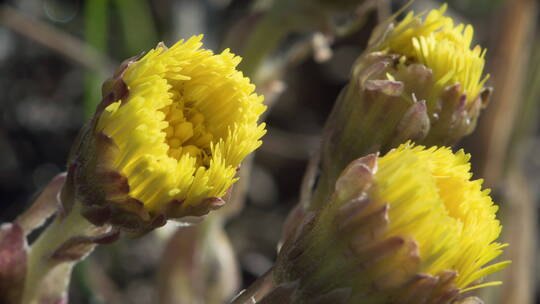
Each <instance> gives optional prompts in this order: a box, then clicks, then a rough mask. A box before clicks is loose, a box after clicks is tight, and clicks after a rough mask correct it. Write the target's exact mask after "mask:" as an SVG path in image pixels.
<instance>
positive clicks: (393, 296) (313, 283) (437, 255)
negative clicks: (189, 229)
mask: <svg viewBox="0 0 540 304" xmlns="http://www.w3.org/2000/svg"><path fill="white" fill-rule="evenodd" d="M469 157H470V156H469V155H468V154H465V153H464V152H463V151H459V152H457V153H455V154H454V153H452V151H451V150H450V149H448V148H444V147H442V148H436V147H433V148H429V149H426V148H424V147H423V146H413V145H412V144H410V143H406V144H404V145H401V146H400V147H398V148H397V149H394V150H392V151H390V152H389V153H388V154H386V155H385V156H383V157H377V156H376V155H375V154H372V155H369V156H367V157H364V158H361V159H358V160H355V161H353V162H352V163H351V164H350V165H349V166H348V167H347V168H346V169H345V170H344V171H343V173H342V175H341V176H340V177H339V179H338V181H337V182H336V185H335V193H334V195H333V197H332V200H331V201H330V202H329V203H328V204H326V205H325V207H323V209H322V210H320V211H319V212H314V215H311V216H310V215H308V216H306V219H307V220H306V221H305V223H304V224H303V225H302V226H301V228H300V229H299V230H298V231H299V232H298V233H297V234H296V235H295V236H291V237H290V239H289V240H287V241H286V243H285V244H284V246H283V249H282V250H281V252H280V254H279V257H278V263H277V266H276V270H275V274H274V275H275V279H276V281H277V283H278V284H289V283H291V282H293V283H294V282H296V283H295V284H298V287H297V288H298V289H299V293H298V294H299V295H300V296H299V298H298V299H297V302H293V303H304V302H305V303H310V301H315V300H316V299H317V298H319V297H323V298H324V297H327V296H329V295H330V294H336V293H339V294H340V297H343V298H340V300H342V301H343V303H418V302H421V301H425V302H426V303H448V302H450V301H451V300H453V299H455V297H456V296H457V295H458V294H459V293H463V292H466V291H469V290H473V289H477V288H482V287H486V286H493V285H498V284H500V283H501V282H486V283H482V282H481V280H482V279H483V277H485V276H486V275H489V274H491V273H493V272H496V271H499V270H501V269H502V268H504V267H506V266H507V265H508V264H509V263H510V262H509V261H505V262H498V263H494V264H491V265H489V266H486V265H487V264H488V263H490V262H491V261H492V260H493V259H495V258H496V257H497V256H499V255H500V254H501V253H502V249H503V248H504V247H505V246H506V244H501V243H498V242H496V239H497V238H498V237H499V234H500V232H501V225H500V223H499V221H498V220H497V219H496V216H495V214H496V211H497V209H498V208H497V206H495V205H494V204H493V202H492V200H491V198H490V196H489V190H482V188H481V184H482V181H481V180H472V179H471V177H472V175H471V173H470V164H469V162H468V160H469ZM320 261H325V262H324V263H320ZM338 291H339V292H338ZM344 291H347V292H344Z"/></svg>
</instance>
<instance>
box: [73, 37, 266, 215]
mask: <svg viewBox="0 0 540 304" xmlns="http://www.w3.org/2000/svg"><path fill="white" fill-rule="evenodd" d="M201 38H202V35H201V36H194V37H191V38H190V39H188V40H187V41H183V40H181V41H179V42H178V43H176V44H175V45H174V46H172V47H171V48H167V47H165V46H164V45H163V44H159V45H158V46H157V47H156V48H155V49H152V50H150V51H149V52H148V53H147V54H146V55H144V56H142V58H140V59H138V60H137V59H135V60H129V61H127V63H125V64H123V66H122V67H121V68H120V70H119V72H117V74H116V75H115V76H114V77H113V78H112V80H109V81H108V82H107V83H106V84H104V102H103V103H102V106H101V109H98V113H96V117H95V118H94V130H93V134H101V135H102V137H105V138H108V139H109V141H110V142H111V143H109V146H114V149H113V148H109V149H108V150H109V152H108V155H107V157H104V156H103V157H102V159H100V158H99V157H100V156H98V157H97V158H98V160H97V163H98V165H96V166H94V167H92V168H91V170H93V171H95V172H93V173H89V172H86V173H84V174H85V175H88V174H95V175H99V174H101V175H103V172H102V171H106V172H111V171H112V172H114V173H115V174H113V175H114V176H121V177H122V178H123V179H124V180H125V182H126V183H127V185H124V188H123V189H124V190H127V191H123V192H122V191H120V192H121V193H114V194H111V191H109V190H110V189H109V188H111V186H110V185H109V186H108V185H104V187H105V188H104V187H101V188H99V189H98V190H102V192H105V194H104V196H105V198H103V199H104V200H107V201H114V202H116V203H118V205H119V206H120V207H121V208H124V209H133V208H136V209H138V212H137V213H139V216H140V217H142V218H143V219H144V220H145V221H147V220H150V218H151V217H152V216H155V215H165V217H166V218H169V217H180V216H190V215H201V214H204V213H206V212H208V211H209V209H211V208H212V207H217V206H210V205H212V204H213V203H216V202H217V201H216V200H219V199H220V198H221V197H223V196H224V195H225V193H226V191H227V189H228V188H229V187H230V186H231V185H232V184H233V183H234V182H235V181H236V178H235V174H236V171H237V169H238V166H239V165H240V163H241V161H242V160H243V159H244V158H245V157H246V156H247V155H248V154H249V153H251V152H253V151H254V150H255V149H256V148H257V147H259V146H260V144H261V141H260V138H261V137H262V136H263V135H264V133H265V132H266V131H265V126H264V124H258V122H257V120H258V119H259V117H260V115H261V114H262V113H263V112H264V110H265V106H264V105H263V103H262V101H263V97H262V96H258V95H256V94H254V89H255V86H254V85H253V84H251V83H250V81H249V79H248V78H246V77H244V76H243V75H242V73H241V72H240V71H238V70H236V66H237V65H238V63H239V62H240V60H241V58H240V57H237V56H235V55H233V54H231V53H230V52H229V50H225V51H223V52H222V53H221V54H214V53H212V51H209V50H205V49H201V48H200V47H201V46H202V43H201ZM111 99H112V100H111ZM102 141H103V140H102ZM83 153H85V152H83ZM103 167H106V170H102V168H103ZM100 170H101V171H100ZM86 171H90V170H86ZM110 175H111V174H110V173H109V175H108V176H110ZM96 180H97V178H96ZM90 183H94V184H95V181H94V180H92V181H90ZM115 183H116V184H118V183H119V182H118V181H116V182H115ZM92 187H94V188H95V187H96V186H95V185H93V186H92ZM107 187H108V188H107ZM117 188H118V187H117ZM103 189H105V190H103ZM107 189H109V190H107ZM107 191H109V192H107ZM115 191H116V192H118V189H116V190H115ZM113 192H114V191H113ZM212 200H214V201H212ZM126 202H130V203H126ZM133 202H136V203H135V204H133ZM221 203H222V201H221V202H220V203H219V204H221ZM202 204H205V206H201V205H202ZM136 205H139V206H140V207H142V210H141V208H139V207H137V206H136Z"/></svg>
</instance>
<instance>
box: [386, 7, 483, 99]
mask: <svg viewBox="0 0 540 304" xmlns="http://www.w3.org/2000/svg"><path fill="white" fill-rule="evenodd" d="M446 7H447V6H446V4H444V5H443V6H442V7H441V8H440V9H437V10H432V11H430V12H429V13H427V15H426V13H423V14H419V15H415V14H414V12H409V13H408V14H407V15H406V16H405V18H404V19H403V20H402V21H400V22H399V23H397V25H396V26H395V27H394V28H393V29H392V30H390V32H389V33H388V37H386V39H384V41H383V43H382V44H381V45H380V46H379V49H380V50H383V51H385V52H388V53H393V54H399V55H401V56H403V57H402V59H401V63H402V64H410V63H421V64H424V65H425V66H427V67H428V68H430V69H431V70H432V72H433V75H434V77H435V81H436V84H435V86H436V88H435V89H436V90H437V91H438V92H440V91H441V90H442V89H443V88H444V87H446V86H448V85H453V84H455V83H460V84H461V89H462V92H464V93H465V94H467V96H468V97H469V98H468V100H474V99H475V98H476V97H477V96H478V94H479V92H480V90H481V89H482V87H483V85H484V84H485V82H486V81H487V79H488V78H489V75H487V76H484V77H483V76H482V74H483V70H484V64H485V60H484V56H485V54H486V50H485V49H482V48H481V47H480V46H478V45H477V46H475V47H471V44H472V38H473V32H474V31H473V27H472V26H471V25H463V24H459V25H454V20H453V19H452V18H451V17H448V16H444V13H445V11H446ZM424 15H426V16H425V18H423V17H424Z"/></svg>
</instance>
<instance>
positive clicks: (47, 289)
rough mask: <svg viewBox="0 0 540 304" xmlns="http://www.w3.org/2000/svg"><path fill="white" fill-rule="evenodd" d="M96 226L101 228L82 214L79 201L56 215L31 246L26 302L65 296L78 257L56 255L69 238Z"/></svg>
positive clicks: (26, 281)
mask: <svg viewBox="0 0 540 304" xmlns="http://www.w3.org/2000/svg"><path fill="white" fill-rule="evenodd" d="M96 229H99V227H96V226H94V225H93V224H91V223H90V222H89V221H87V220H86V219H85V218H84V217H82V215H81V213H80V204H79V203H76V204H74V206H73V209H72V210H71V211H70V212H69V214H67V215H62V214H57V215H56V218H55V219H54V221H53V222H52V223H51V224H50V225H49V226H48V227H47V228H46V229H45V231H43V232H42V233H41V235H40V236H39V237H38V239H37V240H36V241H35V242H34V243H33V244H32V246H31V247H30V250H29V254H28V263H27V271H26V278H25V286H24V295H23V301H22V303H23V304H34V303H39V302H40V300H41V299H44V298H47V299H51V298H53V299H54V298H55V297H58V298H61V297H62V296H63V294H64V293H65V290H66V288H67V285H68V283H69V276H70V274H71V268H72V267H73V264H74V263H76V262H77V261H78V260H79V259H77V258H76V259H72V260H70V259H62V258H57V257H55V256H53V255H54V254H55V253H57V252H58V250H59V249H61V248H62V246H63V245H65V244H66V242H68V241H69V240H70V239H72V238H74V237H78V236H86V235H88V234H89V233H92V232H94V231H95V230H96ZM94 247H95V245H94V244H89V245H86V246H85V247H84V251H85V254H82V255H80V257H82V258H84V257H85V256H86V255H87V254H88V253H90V252H91V251H92V250H93V249H94ZM82 258H81V259H82Z"/></svg>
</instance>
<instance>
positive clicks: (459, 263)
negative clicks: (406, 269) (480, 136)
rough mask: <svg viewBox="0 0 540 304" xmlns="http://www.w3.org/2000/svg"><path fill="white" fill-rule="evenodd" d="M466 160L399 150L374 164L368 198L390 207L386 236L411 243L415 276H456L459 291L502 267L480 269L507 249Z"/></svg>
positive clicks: (407, 147)
mask: <svg viewBox="0 0 540 304" xmlns="http://www.w3.org/2000/svg"><path fill="white" fill-rule="evenodd" d="M469 158H470V155H468V154H465V153H464V152H463V151H462V150H460V151H458V152H457V153H455V154H454V153H452V151H451V150H450V149H448V148H436V147H431V148H429V149H425V148H424V147H422V146H413V145H412V144H404V145H402V146H400V147H399V148H397V149H395V150H392V151H391V152H389V153H388V154H386V155H385V156H383V157H380V158H379V160H378V170H377V173H376V174H375V181H376V184H377V187H375V189H374V190H373V191H372V193H370V196H371V197H373V199H374V200H375V201H380V202H387V203H388V204H389V222H390V226H389V230H388V231H387V234H386V236H387V237H391V236H396V235H402V236H410V237H411V238H413V239H414V240H415V241H416V242H417V243H418V248H419V254H420V257H421V261H422V262H421V266H420V272H422V273H428V274H432V275H437V274H438V273H440V272H441V271H443V270H454V271H457V273H458V276H457V278H456V285H457V286H458V287H459V288H461V289H462V291H465V290H467V289H466V287H467V286H469V285H470V284H471V283H473V282H475V281H476V280H478V279H480V278H481V277H483V276H485V275H487V274H489V273H492V272H495V271H497V270H499V269H501V268H503V267H504V266H506V265H507V263H506V262H502V263H497V264H494V265H491V266H488V267H486V268H482V267H483V266H484V265H485V264H486V263H487V262H489V261H491V260H493V259H494V258H496V257H497V256H498V255H500V254H501V253H502V250H501V249H502V248H503V247H505V246H506V245H505V244H500V243H497V242H495V240H496V239H497V238H498V236H499V234H500V232H501V225H500V223H499V221H498V220H497V219H496V217H495V214H496V211H497V209H498V207H497V206H496V205H494V204H493V201H492V200H491V198H490V196H489V190H482V188H481V185H482V180H471V177H472V174H471V172H470V164H469V162H468V161H469ZM397 185H399V186H397ZM499 283H500V282H490V283H486V284H482V285H474V286H473V287H472V288H479V287H484V286H488V285H493V284H499Z"/></svg>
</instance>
